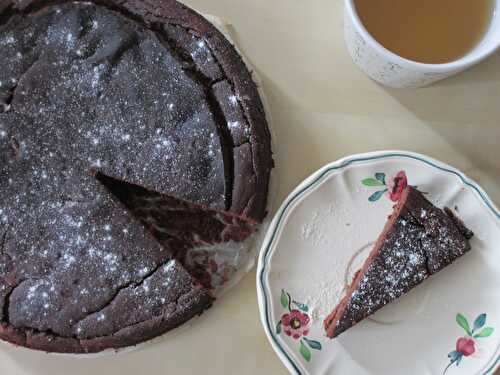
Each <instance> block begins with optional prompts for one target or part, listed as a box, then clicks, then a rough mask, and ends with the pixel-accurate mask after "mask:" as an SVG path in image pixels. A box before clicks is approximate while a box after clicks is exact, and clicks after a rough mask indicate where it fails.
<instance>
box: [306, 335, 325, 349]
mask: <svg viewBox="0 0 500 375" xmlns="http://www.w3.org/2000/svg"><path fill="white" fill-rule="evenodd" d="M304 341H305V342H306V343H307V345H309V347H310V348H311V349H315V350H321V343H320V342H319V341H316V340H311V339H308V338H307V337H304Z"/></svg>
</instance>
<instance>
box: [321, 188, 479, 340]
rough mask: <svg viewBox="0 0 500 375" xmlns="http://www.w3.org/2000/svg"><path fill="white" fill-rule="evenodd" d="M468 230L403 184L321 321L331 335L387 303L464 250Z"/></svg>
mask: <svg viewBox="0 0 500 375" xmlns="http://www.w3.org/2000/svg"><path fill="white" fill-rule="evenodd" d="M472 236H473V234H472V232H471V231H470V230H468V229H467V228H466V227H465V226H464V225H463V223H462V222H461V221H460V220H459V219H458V218H457V217H456V216H454V214H453V213H452V212H451V210H449V209H445V210H441V209H439V208H437V207H435V206H434V205H432V203H430V202H429V201H428V200H427V199H426V198H425V197H424V196H423V195H422V194H421V193H420V192H419V191H417V190H416V189H415V188H413V187H411V186H408V187H407V188H406V189H405V191H404V192H403V195H402V197H401V199H400V201H399V202H398V204H397V205H396V206H395V207H394V212H393V213H392V215H391V216H390V217H389V220H388V222H387V224H386V226H385V228H384V230H383V232H382V234H381V235H380V237H379V238H378V240H377V242H376V244H375V246H374V248H373V250H372V251H371V253H370V255H369V256H368V259H367V260H366V261H365V263H364V265H363V267H362V268H361V269H360V270H359V271H358V272H357V273H356V275H355V276H354V280H353V281H352V283H351V284H350V286H349V287H348V288H347V292H346V295H345V296H344V297H343V298H342V300H341V301H340V303H339V304H338V305H337V307H336V308H335V309H334V310H333V312H332V313H331V314H330V315H329V316H328V317H327V318H326V319H325V321H324V326H325V330H326V333H327V336H328V337H330V338H334V337H336V336H338V335H340V334H341V333H343V332H344V331H345V330H347V329H349V328H351V327H352V326H353V325H355V324H356V323H358V322H360V321H361V320H363V319H365V318H366V317H368V316H370V315H371V314H373V313H375V312H376V311H377V310H379V309H381V308H382V307H384V306H385V305H387V304H388V303H391V302H393V301H394V300H396V299H397V298H399V297H401V296H402V295H404V294H406V293H408V292H409V291H410V290H411V289H412V288H415V287H416V286H417V285H419V284H420V283H422V282H423V281H424V280H426V279H427V278H428V277H430V276H432V275H433V274H435V273H437V272H439V271H441V270H442V269H443V268H444V267H446V266H448V265H449V264H451V263H452V262H453V261H455V260H456V259H457V258H459V257H461V256H462V255H464V254H465V253H466V252H468V251H469V250H470V248H471V247H470V244H469V239H470V238H472Z"/></svg>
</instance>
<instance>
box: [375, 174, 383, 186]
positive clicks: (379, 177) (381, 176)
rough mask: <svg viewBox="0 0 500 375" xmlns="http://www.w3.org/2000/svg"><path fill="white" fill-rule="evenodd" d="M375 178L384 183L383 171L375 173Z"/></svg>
mask: <svg viewBox="0 0 500 375" xmlns="http://www.w3.org/2000/svg"><path fill="white" fill-rule="evenodd" d="M375 178H376V179H377V180H379V181H380V182H381V183H383V184H384V185H385V173H375Z"/></svg>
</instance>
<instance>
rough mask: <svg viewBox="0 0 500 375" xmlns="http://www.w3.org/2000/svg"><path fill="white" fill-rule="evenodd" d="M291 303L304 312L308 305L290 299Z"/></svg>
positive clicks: (306, 310)
mask: <svg viewBox="0 0 500 375" xmlns="http://www.w3.org/2000/svg"><path fill="white" fill-rule="evenodd" d="M292 303H293V304H294V305H295V306H297V307H298V308H299V310H302V311H304V312H308V311H309V307H308V306H307V305H305V304H303V303H300V302H297V301H292Z"/></svg>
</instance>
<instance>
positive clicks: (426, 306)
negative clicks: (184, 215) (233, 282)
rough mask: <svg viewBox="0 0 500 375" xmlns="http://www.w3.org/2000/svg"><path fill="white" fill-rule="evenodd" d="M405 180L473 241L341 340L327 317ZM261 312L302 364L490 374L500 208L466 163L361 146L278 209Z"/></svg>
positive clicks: (292, 365)
mask: <svg viewBox="0 0 500 375" xmlns="http://www.w3.org/2000/svg"><path fill="white" fill-rule="evenodd" d="M407 184H411V185H413V186H416V187H417V188H418V189H419V190H420V191H422V192H424V193H425V194H426V196H427V197H428V199H429V200H431V201H432V202H433V203H434V204H436V205H437V206H439V207H444V206H447V207H449V208H451V209H452V210H454V211H455V212H456V213H457V215H458V216H460V217H461V218H462V219H463V220H464V222H465V223H466V225H467V226H468V227H469V228H470V229H472V230H473V231H474V233H475V236H474V238H473V239H472V241H471V244H472V251H471V252H470V253H468V254H466V255H465V256H464V257H462V258H461V259H459V260H457V261H456V262H455V263H454V264H452V265H450V266H449V267H447V268H446V269H444V270H443V271H441V272H440V273H439V274H437V275H434V276H433V277H432V278H430V279H429V280H427V281H425V282H424V283H423V284H422V285H420V286H419V287H417V288H415V289H414V290H412V291H411V292H410V293H408V294H407V295H405V296H403V297H402V298H400V299H399V300H398V301H395V302H394V303H392V304H390V305H388V306H386V307H384V308H383V309H382V310H380V311H379V312H377V313H376V314H375V315H373V316H372V317H370V318H369V319H366V320H365V321H363V322H361V323H360V324H358V325H356V326H355V327H353V328H351V329H350V330H348V331H347V332H345V333H344V334H342V335H341V336H340V337H338V338H337V339H335V340H330V339H328V338H326V336H325V333H324V330H323V326H322V322H323V319H324V318H325V317H326V315H327V314H328V313H329V312H330V311H331V309H332V308H333V307H334V306H335V304H336V303H337V302H338V301H339V299H340V298H341V296H342V294H343V292H344V288H345V285H346V284H347V283H348V282H349V281H350V280H351V279H352V276H353V274H354V272H355V271H356V270H357V269H358V268H359V267H360V266H361V264H362V263H363V261H364V259H366V256H367V254H368V253H369V251H370V250H371V247H372V245H373V243H374V241H375V239H376V238H377V236H378V234H379V233H380V232H381V230H382V228H383V226H384V224H385V221H386V218H387V216H388V214H389V213H390V212H391V207H392V205H393V204H394V202H396V201H398V199H399V198H400V194H401V191H402V190H403V189H404V187H405V186H406V185H407ZM257 290H258V295H259V307H260V312H261V319H262V323H263V326H264V329H265V331H266V333H267V336H268V338H269V340H270V342H271V344H272V346H273V348H274V349H275V351H276V352H277V354H278V355H279V357H280V359H281V360H282V361H283V363H284V364H285V365H286V367H287V368H288V369H289V370H290V372H292V373H295V374H341V375H343V374H350V375H358V374H359V375H361V374H363V375H368V374H384V375H391V374H398V375H399V374H419V375H420V374H423V375H427V374H444V373H446V374H449V375H464V374H467V375H472V374H478V375H479V374H481V375H482V374H492V373H493V371H494V369H495V368H497V367H498V366H499V365H500V212H499V210H498V209H497V208H496V207H495V206H494V204H493V203H492V202H491V200H490V199H489V198H488V196H487V195H486V193H485V192H484V191H483V190H482V189H481V188H480V187H479V186H478V185H477V184H476V183H475V182H473V181H471V180H470V179H469V178H467V177H466V176H465V175H464V174H463V173H461V172H459V171H458V170H456V169H454V168H452V167H450V166H448V165H445V164H443V163H441V162H439V161H436V160H433V159H431V158H429V157H426V156H423V155H418V154H414V153H409V152H402V151H387V152H376V153H369V154H362V155H354V156H351V157H347V158H344V159H341V160H339V161H337V162H334V163H332V164H329V165H327V166H325V167H324V168H322V169H321V170H319V171H318V172H316V173H314V174H313V175H312V176H311V177H309V178H308V179H306V180H305V181H304V182H303V183H302V184H300V186H299V187H298V188H297V189H296V190H295V191H294V192H293V193H292V194H291V195H290V196H289V197H288V198H287V199H286V201H285V202H284V204H283V205H282V207H281V208H280V209H279V211H278V212H277V214H276V216H275V218H274V220H273V222H272V224H271V226H270V228H269V231H268V233H267V236H266V239H265V241H264V244H263V247H262V250H261V254H260V258H259V266H258V271H257Z"/></svg>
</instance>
